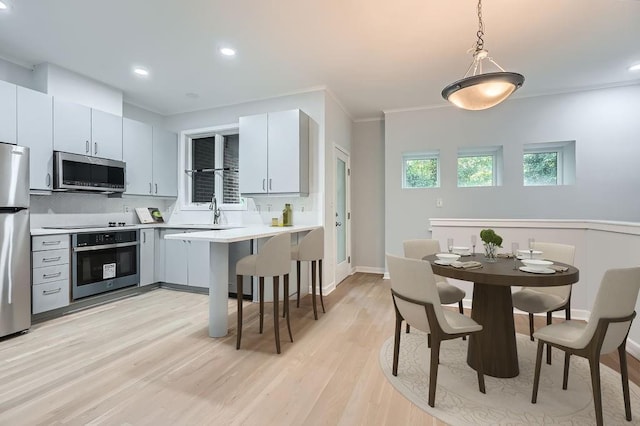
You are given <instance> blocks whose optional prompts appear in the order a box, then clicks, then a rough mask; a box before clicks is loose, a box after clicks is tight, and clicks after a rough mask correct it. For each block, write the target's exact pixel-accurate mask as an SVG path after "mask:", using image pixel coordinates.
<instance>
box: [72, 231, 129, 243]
mask: <svg viewBox="0 0 640 426" xmlns="http://www.w3.org/2000/svg"><path fill="white" fill-rule="evenodd" d="M75 237H76V238H74V243H75V244H74V246H75V247H88V246H103V245H107V244H120V243H131V242H137V241H138V231H136V230H133V231H113V232H87V233H82V234H76V235H75Z"/></svg>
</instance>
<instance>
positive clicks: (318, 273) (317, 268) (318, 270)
mask: <svg viewBox="0 0 640 426" xmlns="http://www.w3.org/2000/svg"><path fill="white" fill-rule="evenodd" d="M309 262H310V263H311V303H312V305H313V318H314V319H316V320H317V319H318V308H317V305H316V277H318V279H317V282H318V283H319V289H320V305H322V312H323V313H324V312H326V311H325V309H324V299H323V297H322V259H319V260H317V261H316V260H310V261H309ZM316 262H317V265H316ZM296 278H297V281H298V283H297V285H298V297H297V301H296V307H297V308H299V307H300V261H299V260H298V261H296Z"/></svg>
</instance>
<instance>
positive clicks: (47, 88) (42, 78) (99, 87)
mask: <svg viewBox="0 0 640 426" xmlns="http://www.w3.org/2000/svg"><path fill="white" fill-rule="evenodd" d="M34 82H35V85H36V90H39V91H41V92H44V93H48V94H50V95H52V96H54V97H56V98H59V99H64V100H65V101H68V102H74V103H77V104H81V105H85V106H88V107H91V108H95V109H98V110H101V111H105V112H108V113H111V114H114V115H118V116H120V117H121V116H122V90H119V89H115V88H113V87H111V86H109V85H106V84H104V83H101V82H99V81H97V80H93V79H91V78H89V77H85V76H83V75H80V74H77V73H75V72H73V71H69V70H67V69H64V68H61V67H58V66H56V65H53V64H48V63H44V64H40V65H37V66H36V68H35V70H34Z"/></svg>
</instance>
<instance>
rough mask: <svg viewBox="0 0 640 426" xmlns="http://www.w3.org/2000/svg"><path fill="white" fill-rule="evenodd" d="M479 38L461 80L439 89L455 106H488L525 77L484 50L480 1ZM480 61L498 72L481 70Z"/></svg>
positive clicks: (467, 107)
mask: <svg viewBox="0 0 640 426" xmlns="http://www.w3.org/2000/svg"><path fill="white" fill-rule="evenodd" d="M477 36H478V40H477V41H476V45H475V48H473V49H472V50H473V62H472V63H471V65H470V66H469V69H467V73H466V74H465V75H464V78H462V80H458V81H456V82H454V83H451V84H449V85H448V86H447V87H445V88H444V89H443V90H442V97H443V98H444V99H446V100H447V101H449V102H451V103H452V104H454V105H455V106H457V107H459V108H462V109H467V110H472V111H478V110H482V109H487V108H491V107H493V106H495V105H498V104H499V103H500V102H502V101H504V100H505V99H507V98H508V97H509V96H510V95H511V94H512V93H513V92H515V91H516V90H517V89H519V88H520V87H521V86H522V84H523V83H524V76H523V75H522V74H518V73H515V72H507V71H505V70H504V69H503V68H502V67H501V66H500V65H498V64H497V63H496V61H494V60H493V58H491V57H490V56H489V52H488V51H486V50H485V49H484V40H483V39H482V37H483V36H484V23H483V22H482V0H478V32H477ZM483 62H489V63H490V64H492V65H493V66H495V67H496V68H497V69H498V72H487V73H483V72H482V65H483Z"/></svg>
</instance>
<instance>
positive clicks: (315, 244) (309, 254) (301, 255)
mask: <svg viewBox="0 0 640 426" xmlns="http://www.w3.org/2000/svg"><path fill="white" fill-rule="evenodd" d="M323 257H324V228H316V229H314V230H313V231H311V232H309V233H307V235H305V236H304V238H303V239H302V241H300V244H298V245H297V246H294V247H292V248H291V260H295V261H296V278H297V280H298V298H297V300H296V307H298V308H299V307H300V262H301V261H309V262H311V294H312V297H313V299H312V300H313V317H314V318H315V319H316V320H317V319H318V311H317V308H316V262H318V277H319V283H320V304H322V312H325V310H324V300H323V299H322V258H323Z"/></svg>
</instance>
